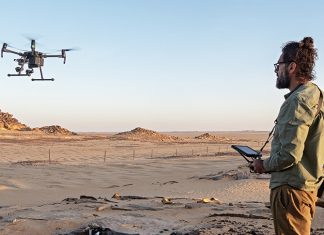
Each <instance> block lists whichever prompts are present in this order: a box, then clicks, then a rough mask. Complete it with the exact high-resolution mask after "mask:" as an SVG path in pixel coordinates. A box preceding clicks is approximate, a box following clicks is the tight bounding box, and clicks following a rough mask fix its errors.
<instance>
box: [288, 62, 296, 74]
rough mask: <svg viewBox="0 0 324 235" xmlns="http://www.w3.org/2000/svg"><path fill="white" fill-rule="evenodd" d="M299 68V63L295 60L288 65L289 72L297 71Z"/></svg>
mask: <svg viewBox="0 0 324 235" xmlns="http://www.w3.org/2000/svg"><path fill="white" fill-rule="evenodd" d="M296 69H297V64H296V63H295V62H292V63H290V64H289V65H288V72H289V73H295V72H296Z"/></svg>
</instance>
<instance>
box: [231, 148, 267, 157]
mask: <svg viewBox="0 0 324 235" xmlns="http://www.w3.org/2000/svg"><path fill="white" fill-rule="evenodd" d="M232 148H233V149H235V150H236V151H238V152H239V153H241V154H244V155H245V156H248V157H253V158H258V157H261V156H262V155H261V154H260V153H259V152H258V151H256V150H254V149H252V148H250V147H249V146H244V145H232Z"/></svg>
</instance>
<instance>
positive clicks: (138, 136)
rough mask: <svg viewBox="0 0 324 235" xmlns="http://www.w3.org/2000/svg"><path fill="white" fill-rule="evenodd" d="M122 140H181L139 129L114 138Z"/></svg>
mask: <svg viewBox="0 0 324 235" xmlns="http://www.w3.org/2000/svg"><path fill="white" fill-rule="evenodd" d="M112 138H113V139H120V140H144V141H179V140H181V138H179V137H176V136H171V135H163V134H160V133H158V132H156V131H151V130H146V129H144V128H141V127H137V128H135V129H133V130H131V131H126V132H121V133H118V134H116V135H114V136H113V137H112Z"/></svg>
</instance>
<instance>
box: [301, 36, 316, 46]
mask: <svg viewBox="0 0 324 235" xmlns="http://www.w3.org/2000/svg"><path fill="white" fill-rule="evenodd" d="M299 47H306V48H314V40H313V38H311V37H304V39H303V40H302V41H301V42H300V43H299Z"/></svg>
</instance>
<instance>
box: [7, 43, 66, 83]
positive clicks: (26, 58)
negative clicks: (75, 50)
mask: <svg viewBox="0 0 324 235" xmlns="http://www.w3.org/2000/svg"><path fill="white" fill-rule="evenodd" d="M7 47H9V46H8V44H7V43H3V46H2V49H1V57H3V53H4V52H7V53H12V54H16V55H19V56H20V58H19V59H14V61H16V62H18V67H16V68H15V70H16V72H17V73H16V74H8V77H12V76H31V74H32V73H34V68H39V71H40V75H41V78H40V79H34V78H32V79H31V80H32V81H54V78H50V79H45V78H44V76H43V71H42V67H43V66H44V59H45V58H48V57H58V58H63V64H65V62H66V52H67V51H70V50H72V49H62V50H60V51H61V54H57V55H49V54H45V53H42V52H39V51H36V49H35V48H36V42H35V40H34V39H32V40H31V51H25V52H19V51H14V50H12V49H8V48H7ZM25 64H28V69H26V70H25V73H23V71H24V66H25Z"/></svg>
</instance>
